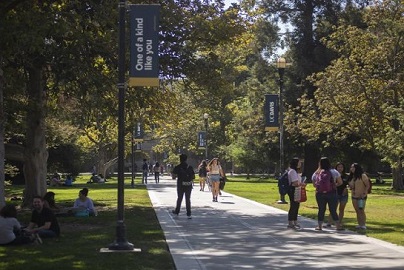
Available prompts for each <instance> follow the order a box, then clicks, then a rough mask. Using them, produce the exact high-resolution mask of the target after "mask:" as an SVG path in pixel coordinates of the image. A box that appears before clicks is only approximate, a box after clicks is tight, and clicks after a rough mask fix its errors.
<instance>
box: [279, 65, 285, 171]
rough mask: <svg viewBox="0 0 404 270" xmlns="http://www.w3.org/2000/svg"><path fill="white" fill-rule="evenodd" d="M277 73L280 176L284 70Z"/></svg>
mask: <svg viewBox="0 0 404 270" xmlns="http://www.w3.org/2000/svg"><path fill="white" fill-rule="evenodd" d="M278 72H279V151H280V162H279V169H280V170H279V171H280V173H281V174H282V173H283V170H284V169H285V168H284V158H285V157H284V149H283V131H284V128H283V74H284V72H285V69H284V68H278Z"/></svg>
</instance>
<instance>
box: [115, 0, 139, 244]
mask: <svg viewBox="0 0 404 270" xmlns="http://www.w3.org/2000/svg"><path fill="white" fill-rule="evenodd" d="M118 8H119V44H118V47H119V51H118V104H119V105H118V220H117V226H116V239H115V241H114V242H113V243H112V244H110V245H109V249H110V250H134V248H133V244H132V243H129V242H128V241H127V240H126V227H125V223H124V169H125V167H124V166H125V163H124V162H125V159H124V158H125V156H124V155H125V129H124V128H125V107H124V106H125V88H126V84H125V42H126V40H125V22H126V21H125V13H126V1H125V0H120V1H119V6H118Z"/></svg>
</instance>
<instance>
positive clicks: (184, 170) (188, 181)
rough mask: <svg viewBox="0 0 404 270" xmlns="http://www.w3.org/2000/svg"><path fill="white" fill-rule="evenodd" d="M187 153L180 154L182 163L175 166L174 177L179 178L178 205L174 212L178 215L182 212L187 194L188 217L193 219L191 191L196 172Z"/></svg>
mask: <svg viewBox="0 0 404 270" xmlns="http://www.w3.org/2000/svg"><path fill="white" fill-rule="evenodd" d="M187 159H188V157H187V155H185V154H181V155H180V164H179V165H177V166H175V167H174V170H173V172H172V178H173V179H177V196H178V197H177V205H176V208H175V210H173V211H172V213H173V214H174V215H176V216H178V214H179V213H180V210H181V204H182V199H183V197H184V194H185V206H186V210H187V217H188V219H191V218H192V216H191V192H192V186H193V180H194V179H195V172H194V169H193V168H192V166H190V165H188V163H187Z"/></svg>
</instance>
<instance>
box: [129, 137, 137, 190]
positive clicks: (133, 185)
mask: <svg viewBox="0 0 404 270" xmlns="http://www.w3.org/2000/svg"><path fill="white" fill-rule="evenodd" d="M134 139H135V130H133V132H132V141H131V151H132V182H131V184H130V185H131V187H132V188H134V187H135V173H136V172H135V149H134V148H135V145H134V144H133V140H134Z"/></svg>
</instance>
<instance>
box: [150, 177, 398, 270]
mask: <svg viewBox="0 0 404 270" xmlns="http://www.w3.org/2000/svg"><path fill="white" fill-rule="evenodd" d="M151 182H153V183H154V181H149V184H148V185H147V189H148V191H149V196H150V199H151V201H152V204H153V207H154V209H155V211H156V214H157V217H158V219H159V222H160V225H161V227H162V229H163V230H164V234H165V237H166V240H167V243H168V245H169V248H170V252H171V254H172V256H173V258H174V262H175V265H176V267H177V269H179V270H190V269H192V270H193V269H226V270H227V269H294V270H296V269H302V270H303V269H341V270H342V269H344V270H345V269H397V270H398V269H400V270H402V269H404V247H400V246H397V245H393V244H390V243H387V242H384V241H380V240H377V239H374V238H370V237H367V236H364V235H359V234H357V233H355V232H351V231H342V232H337V231H335V230H334V229H329V230H324V231H322V232H318V231H315V230H314V227H315V225H316V221H314V220H311V219H306V218H302V217H299V222H300V224H301V226H302V229H301V230H299V231H295V230H291V229H286V224H287V212H285V211H282V210H279V209H276V208H274V207H270V206H266V205H263V204H260V203H257V202H253V201H250V200H247V199H244V198H241V197H238V196H235V195H232V194H229V193H226V192H222V193H223V194H222V196H220V197H219V202H212V195H211V193H210V192H208V191H207V189H205V192H202V191H199V183H198V184H197V185H195V188H194V190H193V192H192V195H191V204H192V217H193V218H192V219H191V220H188V219H187V216H186V214H185V199H184V201H183V207H182V208H181V213H180V215H179V216H178V217H174V216H173V215H172V214H171V210H173V209H174V207H175V202H176V199H177V193H176V180H172V179H171V178H169V177H166V176H165V177H162V179H161V180H160V183H159V184H151Z"/></svg>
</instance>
